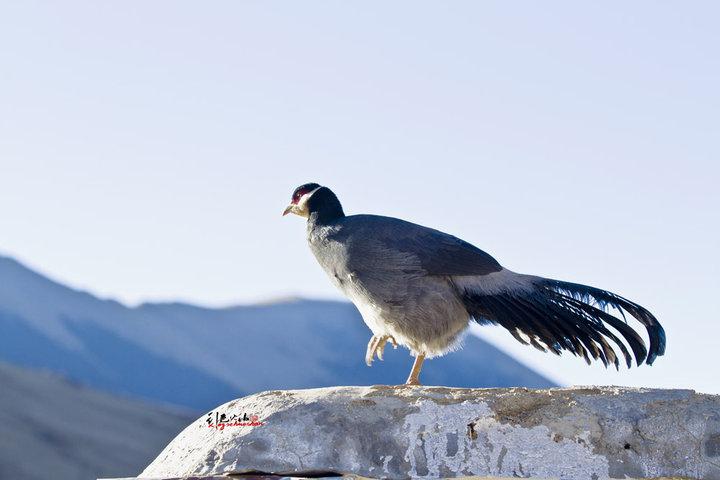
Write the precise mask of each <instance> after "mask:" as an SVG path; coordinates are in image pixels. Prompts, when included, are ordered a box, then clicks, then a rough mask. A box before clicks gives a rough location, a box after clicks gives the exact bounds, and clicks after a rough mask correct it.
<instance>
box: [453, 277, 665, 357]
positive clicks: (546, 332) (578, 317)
mask: <svg viewBox="0 0 720 480" xmlns="http://www.w3.org/2000/svg"><path fill="white" fill-rule="evenodd" d="M532 285H533V287H532V288H531V289H515V290H508V291H505V292H503V291H500V292H498V291H494V292H492V294H483V293H482V292H478V291H475V290H464V291H463V292H461V296H462V300H463V302H464V304H465V307H466V308H467V310H468V313H470V315H471V316H472V317H473V318H474V319H475V320H476V321H477V322H478V323H494V324H499V325H501V326H503V327H505V328H506V329H507V330H509V331H510V333H511V334H512V335H513V336H514V337H515V338H516V339H517V340H518V341H520V342H522V343H524V344H526V345H527V344H530V345H533V346H534V347H536V348H538V349H540V350H542V351H548V350H550V351H551V352H553V353H555V354H558V355H559V354H560V353H561V352H562V350H567V351H570V352H572V353H573V354H574V355H577V356H581V357H583V358H584V359H585V360H586V361H587V362H588V363H590V361H591V360H590V358H591V357H592V358H593V359H595V360H598V359H599V360H600V361H602V363H603V364H604V365H605V366H607V365H608V364H614V365H615V367H616V368H619V366H620V361H619V359H618V356H617V354H616V352H615V350H614V347H616V348H617V349H619V350H620V352H621V353H622V355H623V357H624V358H625V362H626V364H627V366H628V368H629V367H630V366H631V365H632V355H630V352H629V351H628V348H627V346H629V347H630V350H632V352H633V354H634V356H635V361H636V363H637V365H638V366H639V365H640V364H641V363H643V361H644V362H645V363H647V364H648V365H651V364H652V363H653V362H654V361H655V359H656V358H657V357H658V356H661V355H663V354H664V353H665V331H664V330H663V327H662V326H661V325H660V323H659V322H658V321H657V319H656V318H655V317H654V316H653V315H652V314H651V313H650V312H649V311H648V310H646V309H645V308H643V307H641V306H640V305H638V304H637V303H634V302H632V301H630V300H628V299H626V298H623V297H621V296H620V295H616V294H614V293H612V292H608V291H606V290H602V289H599V288H594V287H589V286H586V285H580V284H577V283H570V282H562V281H559V280H552V279H548V278H541V277H533V281H532ZM612 309H614V310H616V311H617V312H618V313H619V315H620V317H617V316H615V315H612V314H611V313H610V311H611V310H612ZM626 314H629V315H630V316H631V317H633V318H635V320H637V321H639V322H640V323H641V324H642V325H643V326H644V327H645V328H646V329H647V333H648V336H649V339H650V346H649V348H646V346H645V342H644V341H643V339H642V337H641V336H640V335H639V334H638V333H637V332H636V331H635V330H634V329H633V328H631V327H630V326H629V325H628V323H627V318H626ZM620 337H622V339H624V340H625V342H627V346H626V344H625V343H624V342H623V340H622V339H621V338H620Z"/></svg>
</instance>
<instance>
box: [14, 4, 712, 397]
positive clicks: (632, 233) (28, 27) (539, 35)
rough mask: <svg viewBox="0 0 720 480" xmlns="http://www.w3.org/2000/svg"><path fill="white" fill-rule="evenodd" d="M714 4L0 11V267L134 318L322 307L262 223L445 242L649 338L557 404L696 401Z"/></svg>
mask: <svg viewBox="0 0 720 480" xmlns="http://www.w3.org/2000/svg"><path fill="white" fill-rule="evenodd" d="M719 14H720V6H718V4H717V3H716V2H692V3H684V4H679V3H677V2H663V1H660V2H656V1H653V2H649V1H639V2H632V3H628V2H613V3H602V4H600V3H595V2H574V1H573V2H570V1H566V2H563V1H558V2H552V3H547V2H542V3H539V2H500V1H495V2H470V1H468V2H462V1H457V2H423V1H412V2H380V1H368V2H353V3H350V2H340V1H327V2H318V1H314V2H237V1H232V2H231V1H217V2H212V3H207V2H205V3H202V4H200V3H197V2H185V1H156V2H119V1H116V2H93V1H67V2H62V3H58V2H51V1H26V2H2V3H1V4H0V66H2V68H0V254H5V255H10V256H13V257H15V258H17V259H19V260H21V261H23V262H25V263H27V264H28V265H30V266H31V267H33V268H37V269H39V270H40V271H42V272H43V273H46V274H48V275H50V276H51V277H53V278H55V279H57V280H59V281H62V282H65V283H68V284H69V285H71V286H74V287H76V288H81V289H87V290H90V291H91V292H93V293H95V294H98V295H100V296H103V297H110V298H115V299H118V300H120V301H123V302H126V303H127V304H129V305H135V304H138V303H142V302H145V301H172V300H182V301H187V302H194V303H200V304H203V305H211V306H224V305H229V304H237V303H252V302H257V301H266V300H269V299H274V298H279V297H287V296H301V297H308V298H330V299H339V298H341V295H340V293H339V292H337V291H335V290H334V288H333V287H332V286H331V284H330V283H329V282H328V280H327V279H326V277H325V274H324V273H323V271H322V270H321V269H320V267H319V266H318V265H317V264H316V262H315V259H314V258H313V257H312V255H311V253H310V251H309V250H308V248H307V245H306V243H305V225H304V223H303V220H302V219H300V218H298V217H292V218H290V217H285V218H282V217H281V215H280V214H281V212H282V210H283V208H284V207H285V206H286V204H287V203H288V201H289V198H290V195H291V193H292V190H293V189H294V188H295V187H296V186H298V185H300V184H302V183H305V182H309V181H316V182H319V183H321V184H324V185H327V186H329V187H331V188H332V189H333V190H334V191H335V192H336V193H337V194H338V196H339V198H340V200H341V201H342V202H343V205H344V207H345V210H346V212H348V213H377V214H384V215H392V216H397V217H401V218H404V219H407V220H411V221H414V222H417V223H420V224H423V225H428V226H432V227H434V228H438V229H440V230H443V231H446V232H449V233H452V234H454V235H457V236H459V237H461V238H463V239H465V240H467V241H469V242H471V243H473V244H475V245H477V246H478V247H480V248H482V249H483V250H486V251H487V252H489V253H490V254H492V255H493V256H495V258H497V259H498V260H499V261H500V262H501V263H502V264H503V265H504V266H505V267H507V268H509V269H511V270H514V271H518V272H522V273H531V274H536V275H542V276H547V277H552V278H559V279H563V280H569V281H575V282H580V283H586V284H590V285H594V286H599V287H602V288H606V289H609V290H612V291H615V292H618V293H620V294H622V295H624V296H626V297H629V298H631V299H633V300H635V301H637V302H638V303H640V304H642V305H644V306H646V307H647V308H649V309H650V310H651V311H653V312H654V313H655V315H656V316H657V317H658V318H659V319H660V320H661V322H662V323H663V325H664V326H665V328H666V330H667V334H668V351H667V355H666V356H665V357H664V358H661V359H660V360H658V361H657V362H656V364H655V366H653V367H652V368H645V367H644V368H640V369H633V370H630V371H621V372H620V373H616V372H614V371H605V370H604V369H603V368H602V366H594V367H586V366H585V364H584V363H583V362H582V361H580V360H579V359H574V358H569V357H568V356H564V357H562V358H560V359H556V358H551V357H550V356H549V355H543V354H540V353H539V352H535V351H534V350H533V349H531V348H528V347H524V346H522V345H519V344H517V343H516V342H515V340H513V339H512V337H511V336H510V335H509V334H508V333H507V332H505V331H503V330H501V329H499V328H495V329H493V328H490V327H484V328H482V329H481V330H480V331H481V333H480V335H481V336H483V337H485V338H488V339H490V340H492V341H493V342H495V343H496V344H497V345H499V346H500V347H501V348H503V349H504V350H506V351H508V352H509V353H510V354H512V355H514V356H516V357H517V358H519V359H521V360H522V361H524V362H526V363H528V364H529V365H531V366H532V367H533V368H536V369H538V370H539V371H541V372H543V373H545V374H547V375H548V376H550V377H551V378H553V379H556V380H557V381H560V382H563V383H565V384H591V383H599V384H623V385H636V386H641V385H642V386H661V387H678V388H679V387H682V388H694V389H698V390H700V391H705V392H714V393H720V380H718V378H720V376H718V375H717V374H716V372H714V370H713V367H712V365H717V351H718V347H719V346H720V341H719V340H718V338H720V318H719V317H720V308H718V303H717V300H718V295H719V294H720V280H719V276H720V254H719V253H718V247H720V222H719V221H718V220H720V218H719V215H718V210H719V207H720V193H719V192H718V181H719V180H720V166H718V158H719V157H720V118H719V115H720V89H719V88H718V85H720V55H718V47H719V46H720V30H718V28H717V18H718V15H719Z"/></svg>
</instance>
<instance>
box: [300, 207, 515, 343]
mask: <svg viewBox="0 0 720 480" xmlns="http://www.w3.org/2000/svg"><path fill="white" fill-rule="evenodd" d="M308 242H309V244H310V249H311V250H312V252H313V254H314V255H315V258H317V260H318V262H319V263H320V265H321V266H322V267H323V269H324V270H325V272H326V273H327V274H328V276H329V277H330V279H331V281H332V282H333V283H334V284H335V285H336V286H337V287H338V288H339V289H340V290H341V291H342V292H343V293H345V295H346V296H347V297H348V298H350V299H351V300H352V302H353V303H354V304H355V305H356V306H357V308H358V310H359V311H360V313H361V314H362V317H363V319H364V321H365V323H366V324H367V326H368V327H369V328H370V330H371V331H372V332H373V334H375V335H390V336H392V337H394V338H395V339H396V340H397V342H398V343H399V344H401V345H405V346H407V347H408V348H409V349H410V350H411V351H412V352H413V353H414V354H417V353H425V354H426V355H427V356H428V357H433V356H438V355H442V354H443V353H445V352H447V351H448V350H451V349H452V348H453V347H454V346H456V345H457V343H458V340H459V339H460V337H461V335H462V333H463V332H464V331H465V329H466V328H467V326H468V322H469V320H470V315H469V313H468V311H467V309H466V308H465V305H464V304H463V301H462V299H461V292H460V291H459V290H458V288H463V287H462V286H460V287H459V286H458V285H457V283H458V282H459V283H460V284H461V285H464V286H468V285H469V284H470V283H472V281H471V280H472V278H473V277H475V276H477V275H488V274H490V273H493V272H499V271H501V270H502V267H500V265H499V264H498V263H497V262H496V261H495V260H494V259H493V258H492V257H491V256H490V255H488V254H486V253H485V252H483V251H482V250H479V249H477V248H476V247H474V246H472V245H470V244H469V243H467V242H464V241H462V240H460V239H458V238H456V237H453V236H451V235H448V234H445V233H442V232H439V231H437V230H433V229H430V228H426V227H423V226H420V225H416V224H413V223H410V222H405V221H403V220H399V219H395V218H390V217H382V216H375V215H353V216H349V217H343V218H342V219H340V220H339V221H336V222H331V223H328V224H320V225H319V224H317V223H316V222H313V221H310V222H308ZM463 277H464V278H463Z"/></svg>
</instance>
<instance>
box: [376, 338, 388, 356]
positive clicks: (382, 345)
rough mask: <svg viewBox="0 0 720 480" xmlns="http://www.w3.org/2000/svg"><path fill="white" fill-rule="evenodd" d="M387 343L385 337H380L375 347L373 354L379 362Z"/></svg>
mask: <svg viewBox="0 0 720 480" xmlns="http://www.w3.org/2000/svg"><path fill="white" fill-rule="evenodd" d="M386 343H387V337H380V341H378V343H377V346H376V347H375V353H376V354H377V357H378V359H379V360H381V361H382V359H383V352H385V344H386Z"/></svg>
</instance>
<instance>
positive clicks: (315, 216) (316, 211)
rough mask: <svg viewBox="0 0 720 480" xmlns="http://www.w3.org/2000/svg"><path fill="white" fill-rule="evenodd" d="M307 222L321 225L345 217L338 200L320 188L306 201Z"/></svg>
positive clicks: (328, 190)
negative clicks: (308, 213)
mask: <svg viewBox="0 0 720 480" xmlns="http://www.w3.org/2000/svg"><path fill="white" fill-rule="evenodd" d="M308 211H309V212H310V215H309V216H308V222H311V223H313V224H317V225H323V224H328V223H332V222H334V221H337V220H339V219H341V218H343V217H344V216H345V212H344V211H343V208H342V205H341V204H340V200H338V198H337V197H336V196H335V194H334V193H333V192H332V190H330V189H329V188H327V187H322V188H320V189H319V190H318V191H317V192H315V193H314V194H313V195H312V197H310V200H309V201H308Z"/></svg>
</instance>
